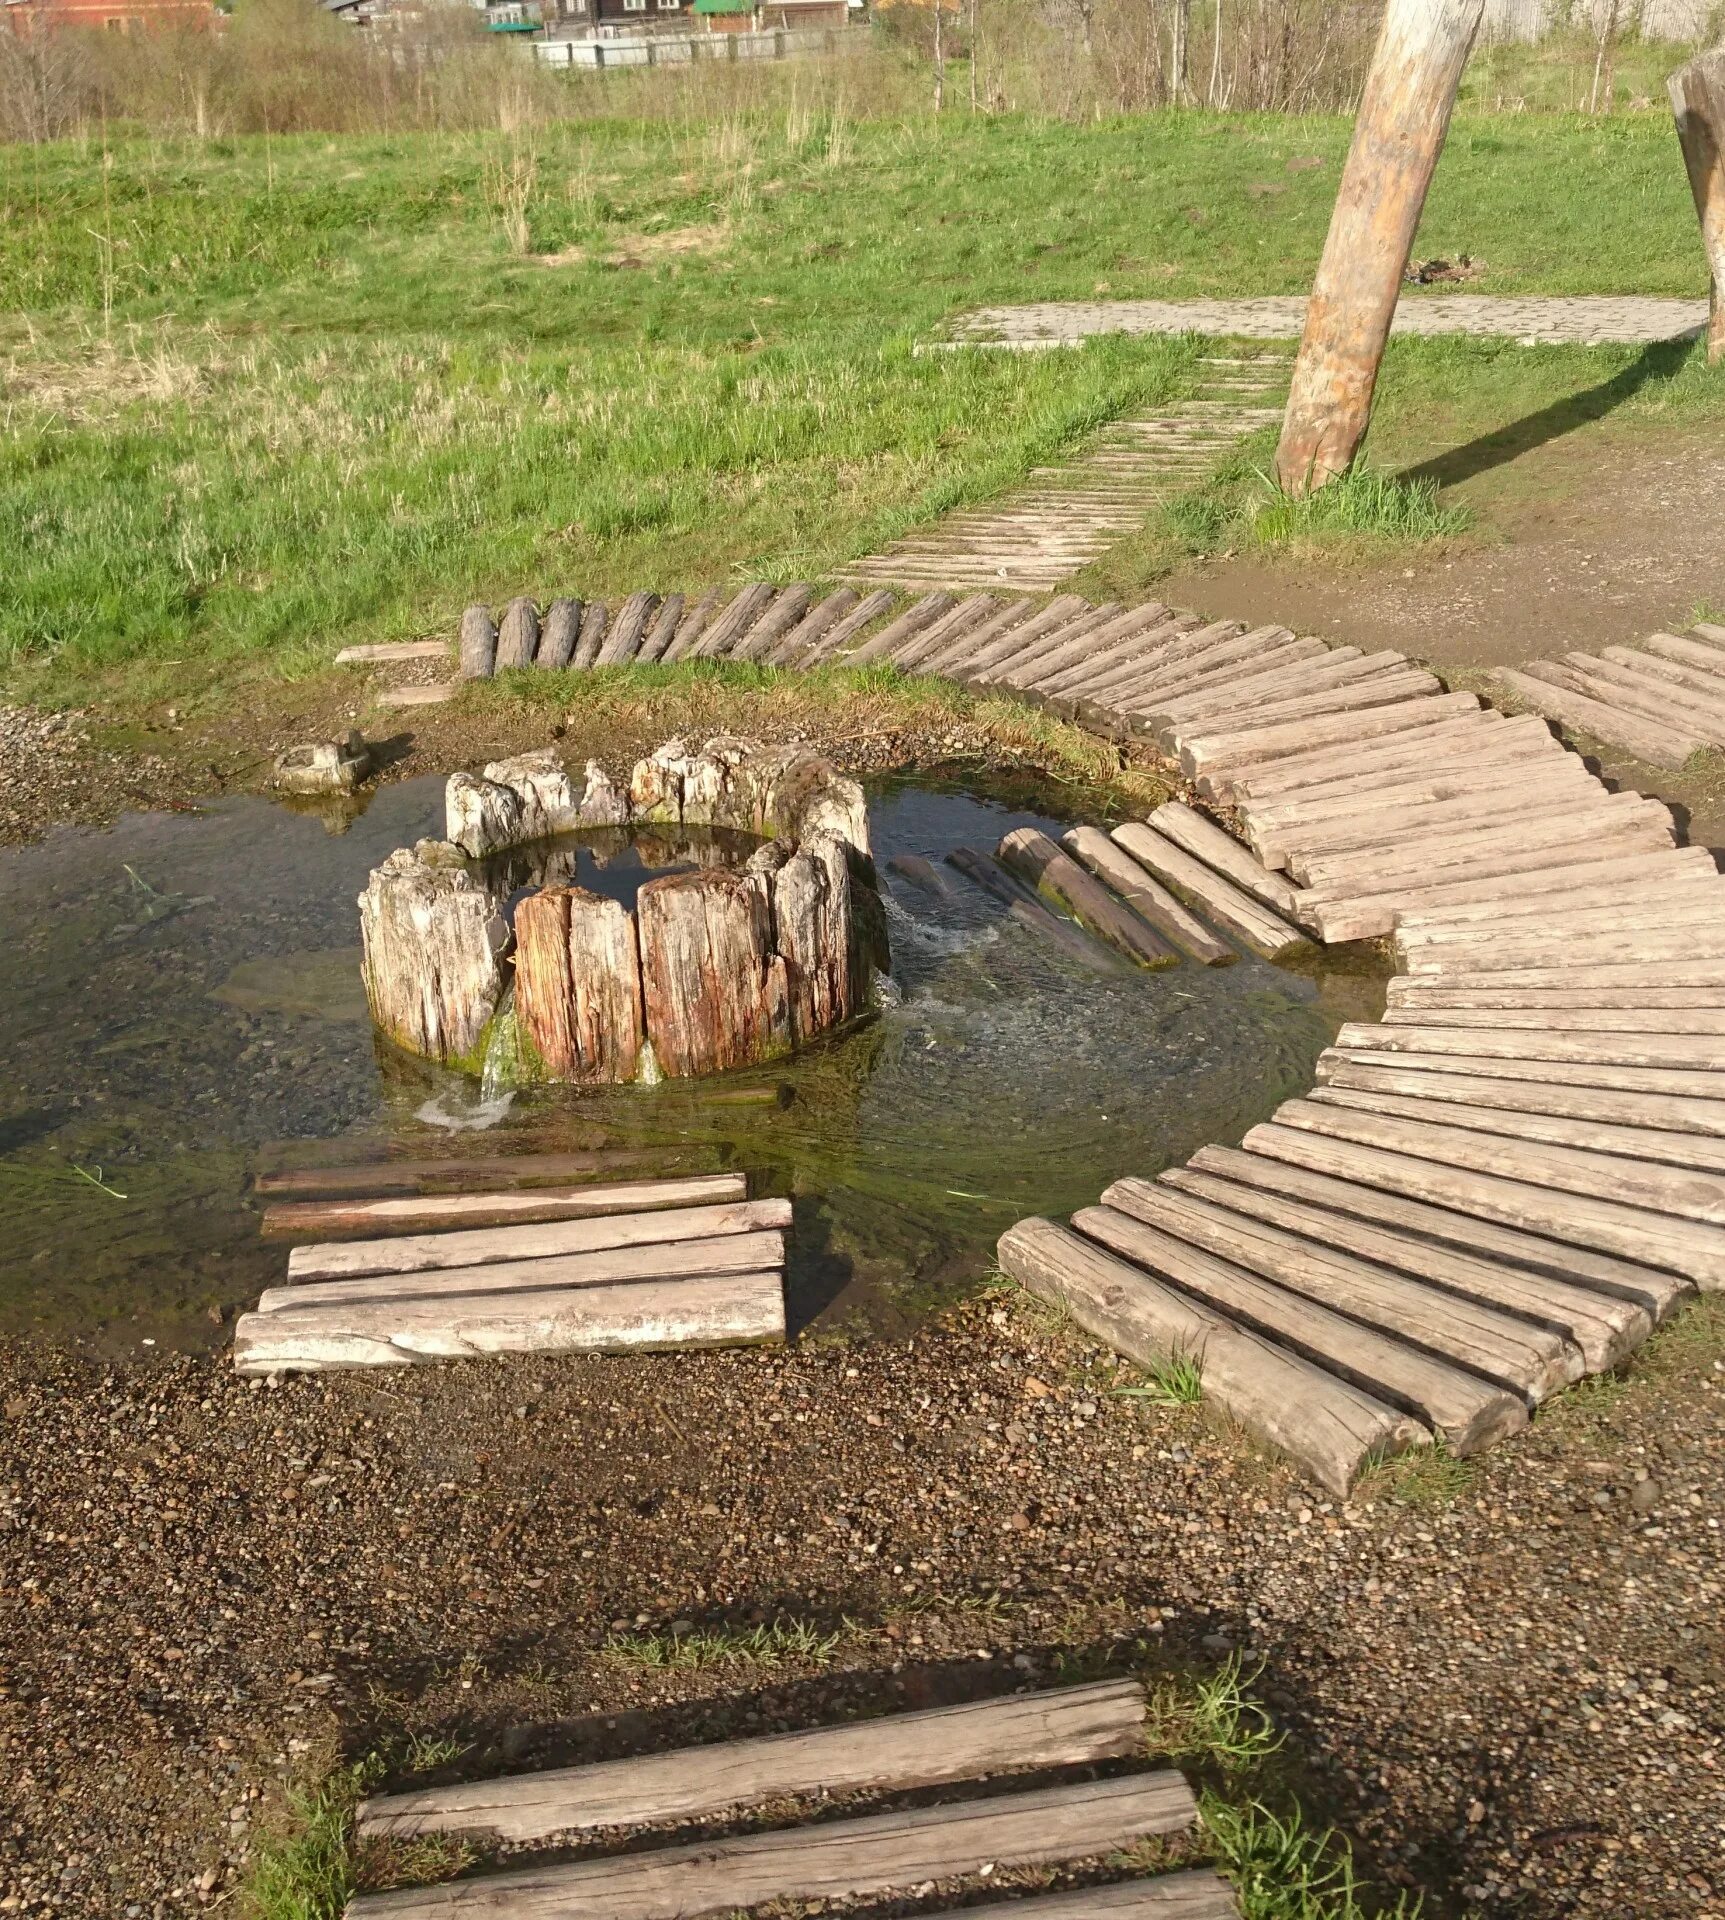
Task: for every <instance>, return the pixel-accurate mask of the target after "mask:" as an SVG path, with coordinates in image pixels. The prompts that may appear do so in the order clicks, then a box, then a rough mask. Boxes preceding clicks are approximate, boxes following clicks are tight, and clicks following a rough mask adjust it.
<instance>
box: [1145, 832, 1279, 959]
mask: <svg viewBox="0 0 1725 1920" xmlns="http://www.w3.org/2000/svg"><path fill="white" fill-rule="evenodd" d="M1113 838H1114V840H1115V841H1116V842H1117V843H1118V844H1119V845H1120V846H1122V847H1124V848H1125V849H1126V851H1127V852H1128V853H1129V854H1131V856H1132V857H1133V859H1134V860H1136V861H1138V862H1139V863H1140V865H1142V866H1145V867H1147V868H1148V869H1149V870H1150V872H1151V873H1152V874H1154V875H1155V877H1156V878H1157V879H1158V880H1160V881H1161V882H1162V884H1163V885H1164V886H1166V887H1170V888H1172V889H1173V891H1174V892H1175V893H1177V894H1178V895H1179V896H1180V897H1181V899H1183V900H1185V901H1186V902H1187V904H1188V905H1190V906H1192V907H1194V908H1195V909H1197V910H1198V911H1199V912H1201V913H1203V914H1204V915H1205V916H1206V917H1207V918H1209V919H1211V920H1214V921H1215V922H1216V924H1217V925H1218V926H1220V927H1223V928H1225V929H1226V930H1227V931H1228V932H1229V933H1231V934H1233V935H1234V936H1235V937H1236V938H1237V939H1239V940H1242V941H1244V942H1245V944H1246V945H1247V946H1249V947H1250V948H1251V949H1252V951H1253V952H1254V953H1259V954H1262V955H1263V956H1264V957H1265V958H1266V959H1275V958H1276V957H1277V956H1278V955H1279V954H1285V953H1288V952H1289V951H1299V950H1301V949H1305V948H1309V947H1310V946H1311V944H1312V943H1311V941H1310V940H1308V939H1307V938H1306V936H1305V935H1304V934H1303V933H1301V932H1300V930H1299V929H1298V928H1297V927H1292V926H1290V925H1289V924H1288V923H1287V921H1285V920H1283V919H1282V918H1280V916H1279V915H1277V914H1275V913H1272V912H1271V911H1270V909H1269V908H1268V907H1266V906H1265V905H1264V904H1263V902H1262V901H1260V900H1255V899H1253V898H1252V896H1251V895H1250V894H1249V893H1247V892H1245V891H1244V890H1243V889H1242V888H1240V887H1237V886H1236V885H1235V884H1234V882H1233V881H1232V880H1229V879H1226V878H1224V877H1223V875H1221V874H1219V873H1216V872H1213V871H1212V870H1211V869H1210V868H1209V867H1207V866H1205V865H1204V863H1203V861H1201V860H1199V859H1197V858H1195V857H1194V856H1193V855H1192V854H1190V853H1188V852H1187V851H1186V850H1185V848H1184V847H1179V846H1176V845H1175V844H1174V842H1173V841H1172V840H1170V839H1168V838H1167V837H1166V836H1165V835H1164V834H1163V833H1161V832H1160V831H1159V830H1158V829H1157V828H1156V827H1155V826H1154V825H1141V824H1139V822H1137V821H1135V820H1133V821H1128V822H1127V823H1126V824H1125V825H1124V826H1119V827H1116V828H1115V829H1114V833H1113Z"/></svg>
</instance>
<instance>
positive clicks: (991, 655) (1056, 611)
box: [925, 593, 1092, 680]
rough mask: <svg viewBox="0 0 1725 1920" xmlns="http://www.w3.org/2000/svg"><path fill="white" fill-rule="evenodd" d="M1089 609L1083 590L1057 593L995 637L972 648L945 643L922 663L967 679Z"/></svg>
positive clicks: (935, 671)
mask: <svg viewBox="0 0 1725 1920" xmlns="http://www.w3.org/2000/svg"><path fill="white" fill-rule="evenodd" d="M1091 611H1092V608H1091V605H1090V602H1089V601H1088V600H1086V599H1085V598H1084V596H1083V595H1082V594H1077V593H1057V594H1056V595H1055V596H1054V598H1053V599H1052V600H1050V601H1049V603H1048V604H1047V606H1045V607H1044V608H1043V609H1042V611H1041V612H1040V613H1036V614H1032V615H1031V617H1030V618H1029V619H1028V620H1022V621H1019V622H1016V623H1015V624H1014V625H1013V626H1010V627H1005V628H1002V629H1001V631H1000V632H999V633H998V634H997V635H996V636H995V638H994V639H993V640H991V641H989V642H987V643H986V644H984V645H978V646H977V647H975V648H974V649H972V648H969V647H967V646H966V645H964V644H963V643H962V642H961V643H959V644H958V645H956V646H951V647H946V648H943V649H942V650H941V652H939V653H937V654H936V655H935V656H934V658H933V659H932V660H929V661H927V662H926V663H925V664H926V666H927V669H928V671H929V672H930V673H944V674H949V675H951V676H952V677H953V678H955V679H959V680H968V679H970V678H971V677H973V676H974V675H975V674H977V673H980V672H982V671H983V670H984V669H985V668H988V667H991V666H993V665H994V663H995V662H996V661H998V660H1006V659H1010V658H1011V657H1012V655H1014V654H1015V653H1018V652H1019V651H1021V650H1022V649H1023V648H1025V647H1027V646H1030V645H1031V644H1033V643H1034V642H1035V641H1037V640H1039V639H1041V638H1043V636H1044V635H1047V634H1051V633H1057V632H1059V631H1060V629H1061V628H1062V627H1065V626H1068V625H1070V624H1071V622H1072V621H1073V620H1075V619H1077V618H1079V617H1080V616H1086V615H1088V614H1089V613H1090V612H1091Z"/></svg>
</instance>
